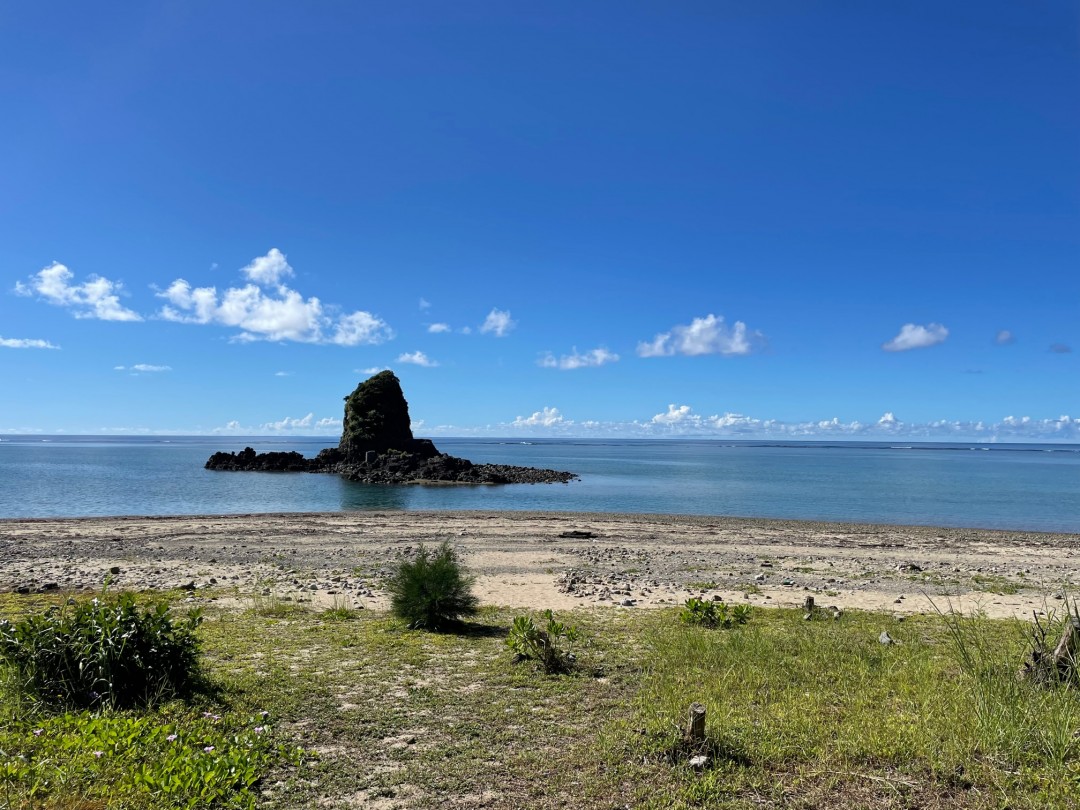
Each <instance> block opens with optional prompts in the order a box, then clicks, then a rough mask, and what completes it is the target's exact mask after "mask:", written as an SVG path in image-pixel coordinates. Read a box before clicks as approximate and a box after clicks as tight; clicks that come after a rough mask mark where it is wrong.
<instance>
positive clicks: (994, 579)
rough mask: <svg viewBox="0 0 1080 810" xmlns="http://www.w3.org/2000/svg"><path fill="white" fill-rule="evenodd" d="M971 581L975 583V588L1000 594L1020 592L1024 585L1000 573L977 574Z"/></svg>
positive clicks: (1006, 594) (1007, 594)
mask: <svg viewBox="0 0 1080 810" xmlns="http://www.w3.org/2000/svg"><path fill="white" fill-rule="evenodd" d="M971 581H972V582H973V583H974V585H975V590H977V591H985V592H986V593H996V594H998V595H999V596H1009V595H1011V594H1014V593H1020V589H1021V588H1023V587H1024V586H1023V585H1021V584H1020V583H1018V582H1015V581H1013V580H1011V579H1009V578H1008V577H1003V576H999V575H998V574H975V575H974V576H973V577H972V578H971Z"/></svg>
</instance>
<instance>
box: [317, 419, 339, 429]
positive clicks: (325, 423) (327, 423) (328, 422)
mask: <svg viewBox="0 0 1080 810" xmlns="http://www.w3.org/2000/svg"><path fill="white" fill-rule="evenodd" d="M323 428H336V429H338V430H341V420H340V419H334V418H333V417H332V416H324V417H323V418H322V419H320V420H319V421H317V422H316V423H315V429H316V430H322V429H323Z"/></svg>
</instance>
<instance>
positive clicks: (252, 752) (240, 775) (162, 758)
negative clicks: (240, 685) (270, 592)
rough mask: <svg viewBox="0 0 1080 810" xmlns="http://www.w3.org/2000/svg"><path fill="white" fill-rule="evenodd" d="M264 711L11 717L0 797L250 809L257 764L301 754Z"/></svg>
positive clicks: (21, 803) (17, 803)
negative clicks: (33, 719) (279, 733)
mask: <svg viewBox="0 0 1080 810" xmlns="http://www.w3.org/2000/svg"><path fill="white" fill-rule="evenodd" d="M267 718H268V713H266V712H261V713H259V714H255V715H253V716H247V717H243V716H233V715H225V716H221V715H216V714H212V713H210V712H202V713H199V712H196V711H193V710H191V709H187V708H180V709H179V710H177V708H176V707H175V706H169V707H166V708H165V709H164V710H163V711H161V712H160V713H153V714H147V715H142V716H139V715H137V714H133V713H127V712H125V713H113V712H102V713H90V712H85V711H83V712H69V713H66V714H55V715H52V716H50V717H46V718H43V719H40V720H39V721H36V722H34V723H27V722H21V723H16V724H13V726H14V727H11V728H8V729H5V731H4V733H3V734H2V735H0V741H2V744H3V746H4V747H5V748H7V749H8V751H9V752H10V753H12V754H15V753H16V752H17V755H16V756H11V757H9V758H3V759H0V802H3V803H4V804H3V806H4V807H26V808H36V807H47V808H53V807H56V808H61V807H63V808H68V807H78V808H82V807H86V808H91V807H93V808H97V807H113V806H117V807H141V808H144V807H177V808H180V807H183V808H209V807H219V808H236V810H240V808H253V807H254V806H255V798H256V796H255V792H254V791H253V790H252V788H253V787H254V786H255V784H256V783H257V782H258V781H259V780H260V779H261V778H262V777H263V776H264V775H265V774H266V772H267V771H268V770H269V769H270V768H271V767H274V766H279V765H282V764H294V765H295V764H299V763H300V762H302V760H303V757H304V752H303V751H301V750H298V749H296V748H295V747H289V746H286V745H283V744H282V743H280V742H277V741H276V739H275V735H274V729H273V727H272V726H271V724H270V722H269V720H268V719H267ZM75 797H78V799H75ZM73 799H75V800H74V801H72V800H73ZM80 801H81V802H82V803H80Z"/></svg>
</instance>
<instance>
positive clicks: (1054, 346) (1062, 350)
mask: <svg viewBox="0 0 1080 810" xmlns="http://www.w3.org/2000/svg"><path fill="white" fill-rule="evenodd" d="M1050 351H1051V352H1053V353H1054V354H1069V353H1070V352H1072V346H1069V345H1068V344H1067V343H1051V344H1050Z"/></svg>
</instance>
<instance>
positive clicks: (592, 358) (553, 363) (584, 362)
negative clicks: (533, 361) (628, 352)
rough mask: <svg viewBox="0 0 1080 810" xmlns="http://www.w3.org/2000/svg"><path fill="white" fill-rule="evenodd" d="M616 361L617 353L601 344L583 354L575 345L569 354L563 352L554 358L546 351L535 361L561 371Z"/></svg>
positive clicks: (617, 358)
mask: <svg viewBox="0 0 1080 810" xmlns="http://www.w3.org/2000/svg"><path fill="white" fill-rule="evenodd" d="M618 361H619V355H617V354H615V353H614V352H610V351H608V350H607V349H605V348H604V347H603V346H601V347H599V348H596V349H591V350H590V351H587V352H585V353H584V354H578V350H577V347H576V346H575V347H574V349H573V351H572V352H571V353H570V354H564V355H563V356H562V357H559V358H556V357H555V355H553V354H552V353H551V352H547V353H545V354H544V355H543V356H542V357H541V358H540V359H539V360H538V361H537V363H538V364H539V365H541V366H543V367H544V368H558V369H562V370H563V371H569V370H572V369H577V368H595V367H597V366H602V365H604V364H605V363H617V362H618Z"/></svg>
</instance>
